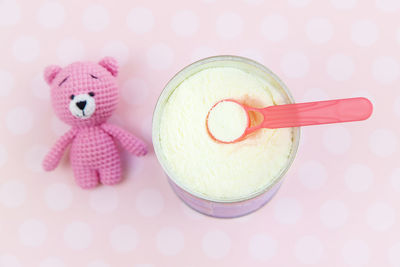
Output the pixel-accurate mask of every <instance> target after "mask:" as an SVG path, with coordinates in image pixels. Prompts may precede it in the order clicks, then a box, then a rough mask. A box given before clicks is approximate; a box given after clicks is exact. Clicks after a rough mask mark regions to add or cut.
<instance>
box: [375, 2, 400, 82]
mask: <svg viewBox="0 0 400 267" xmlns="http://www.w3.org/2000/svg"><path fill="white" fill-rule="evenodd" d="M399 3H400V1H399ZM399 75H400V66H399V63H398V62H397V61H396V60H395V59H394V58H392V57H387V56H382V57H378V58H377V59H375V61H374V62H373V64H372V76H373V77H374V79H375V80H376V81H377V82H379V83H381V84H392V83H393V82H395V81H397V79H398V78H399Z"/></svg>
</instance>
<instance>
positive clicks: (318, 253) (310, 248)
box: [294, 236, 324, 264]
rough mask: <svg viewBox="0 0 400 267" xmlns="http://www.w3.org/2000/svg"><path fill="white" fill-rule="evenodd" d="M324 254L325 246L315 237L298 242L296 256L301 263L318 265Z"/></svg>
mask: <svg viewBox="0 0 400 267" xmlns="http://www.w3.org/2000/svg"><path fill="white" fill-rule="evenodd" d="M323 254H324V247H323V244H322V243H321V241H320V240H319V239H318V238H316V237H314V236H303V237H301V238H300V239H299V240H297V241H296V244H295V247H294V255H295V257H296V259H297V260H298V261H299V262H300V263H303V264H316V263H317V262H318V261H319V260H320V259H321V257H322V256H323Z"/></svg>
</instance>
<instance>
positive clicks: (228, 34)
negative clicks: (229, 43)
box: [216, 12, 244, 40]
mask: <svg viewBox="0 0 400 267" xmlns="http://www.w3.org/2000/svg"><path fill="white" fill-rule="evenodd" d="M243 24H244V23H243V19H242V17H240V16H239V15H238V14H236V13H231V12H226V13H223V14H221V15H220V16H219V17H218V18H217V23H216V30H217V34H218V36H219V37H221V38H222V39H227V40H229V39H234V38H236V37H238V36H239V35H240V34H241V33H242V31H243Z"/></svg>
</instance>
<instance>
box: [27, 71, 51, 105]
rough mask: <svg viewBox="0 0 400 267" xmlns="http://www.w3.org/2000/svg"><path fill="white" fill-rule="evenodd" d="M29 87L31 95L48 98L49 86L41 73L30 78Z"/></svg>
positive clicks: (43, 98)
mask: <svg viewBox="0 0 400 267" xmlns="http://www.w3.org/2000/svg"><path fill="white" fill-rule="evenodd" d="M31 89H32V93H33V95H34V96H36V97H37V98H38V99H42V100H48V99H50V87H49V86H48V85H47V83H46V81H45V80H44V78H43V74H42V73H39V74H37V75H35V77H34V78H33V79H32V82H31Z"/></svg>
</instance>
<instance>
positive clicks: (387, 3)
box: [375, 0, 400, 13]
mask: <svg viewBox="0 0 400 267" xmlns="http://www.w3.org/2000/svg"><path fill="white" fill-rule="evenodd" d="M375 4H376V7H377V8H378V9H380V10H382V11H383V12H388V13H394V12H396V11H397V10H398V9H400V2H399V1H398V0H376V1H375Z"/></svg>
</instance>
